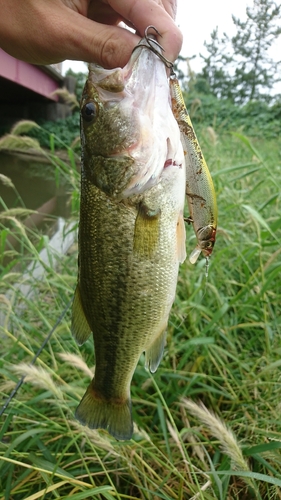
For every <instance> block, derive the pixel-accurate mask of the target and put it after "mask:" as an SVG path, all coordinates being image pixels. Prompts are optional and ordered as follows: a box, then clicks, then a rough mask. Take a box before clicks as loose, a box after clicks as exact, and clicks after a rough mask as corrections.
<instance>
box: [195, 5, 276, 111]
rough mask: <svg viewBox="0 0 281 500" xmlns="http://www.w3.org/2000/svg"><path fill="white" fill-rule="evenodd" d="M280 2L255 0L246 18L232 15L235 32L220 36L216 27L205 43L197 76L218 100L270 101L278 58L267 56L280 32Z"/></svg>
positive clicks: (239, 101)
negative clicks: (243, 19) (198, 75)
mask: <svg viewBox="0 0 281 500" xmlns="http://www.w3.org/2000/svg"><path fill="white" fill-rule="evenodd" d="M280 18H281V4H279V5H277V4H276V3H275V2H274V1H272V0H254V3H253V7H252V8H250V7H247V8H246V21H241V20H240V19H238V18H237V17H235V16H232V19H233V22H234V25H235V28H236V34H235V35H234V36H233V37H231V38H230V37H229V36H228V35H227V34H226V33H224V35H223V37H222V38H219V34H218V29H215V30H214V31H213V32H212V34H211V41H210V42H209V43H206V42H205V47H206V49H207V53H208V55H207V56H201V57H202V58H203V61H204V67H203V69H202V72H201V75H200V77H201V78H203V79H204V80H205V81H206V83H207V86H208V89H209V91H210V92H211V93H212V94H214V95H215V96H216V97H219V98H221V99H230V100H231V101H232V102H235V103H237V104H245V103H247V102H249V101H251V100H257V99H260V100H265V101H270V100H272V93H271V92H270V91H271V90H272V88H273V87H274V84H275V83H276V82H278V81H280V80H281V79H280V72H279V71H278V70H279V68H280V64H281V61H279V62H274V61H273V60H272V59H271V58H270V57H269V49H270V47H271V45H272V44H273V43H274V42H275V41H276V38H277V37H278V36H280V34H281V25H280Z"/></svg>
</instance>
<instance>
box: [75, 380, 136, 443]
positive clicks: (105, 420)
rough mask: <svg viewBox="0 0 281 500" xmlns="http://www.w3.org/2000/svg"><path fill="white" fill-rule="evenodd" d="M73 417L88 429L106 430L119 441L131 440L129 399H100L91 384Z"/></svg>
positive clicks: (131, 423)
mask: <svg viewBox="0 0 281 500" xmlns="http://www.w3.org/2000/svg"><path fill="white" fill-rule="evenodd" d="M75 417H76V418H77V420H79V422H80V423H81V424H82V425H87V426H88V427H90V429H106V430H107V431H108V432H109V434H111V435H112V436H113V437H115V438H116V439H119V440H127V439H131V437H132V434H133V420H132V411H131V400H130V398H129V399H127V400H125V401H116V400H106V399H102V398H101V397H99V396H98V394H97V393H96V391H95V390H94V388H93V386H92V384H90V385H89V387H88V389H87V391H86V393H85V394H84V396H83V398H82V400H81V402H80V404H79V406H78V408H77V410H76V412H75Z"/></svg>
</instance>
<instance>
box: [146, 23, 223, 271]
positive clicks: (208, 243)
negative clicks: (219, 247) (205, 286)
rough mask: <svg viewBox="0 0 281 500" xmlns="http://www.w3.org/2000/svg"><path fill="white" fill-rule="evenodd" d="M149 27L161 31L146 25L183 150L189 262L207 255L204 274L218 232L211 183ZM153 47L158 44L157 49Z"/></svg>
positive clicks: (176, 86)
mask: <svg viewBox="0 0 281 500" xmlns="http://www.w3.org/2000/svg"><path fill="white" fill-rule="evenodd" d="M149 29H153V30H154V31H155V32H156V33H157V34H158V35H160V33H159V32H158V30H157V29H156V28H155V27H154V26H149V27H148V28H147V29H146V32H145V38H146V41H147V42H148V45H149V48H150V49H151V50H152V51H153V52H154V53H155V54H157V56H158V57H159V58H160V59H161V61H163V63H164V64H165V65H166V67H167V68H169V69H170V95H171V105H172V111H173V114H174V117H175V119H176V121H177V123H178V126H179V129H180V134H181V142H182V146H183V149H184V155H185V165H186V196H187V202H188V207H189V212H190V216H189V217H188V218H187V219H186V222H188V223H191V224H192V225H193V229H194V232H195V236H196V239H197V245H196V247H195V249H194V250H193V251H192V252H191V254H190V257H189V261H190V262H191V264H195V262H196V261H197V259H198V257H199V255H200V253H201V252H202V253H203V255H204V257H205V258H206V273H207V269H208V259H209V257H210V255H211V253H212V251H213V248H214V244H215V240H216V231H217V218H218V209H217V201H216V193H215V189H214V184H213V181H212V177H211V174H210V172H209V169H208V166H207V163H206V161H205V158H204V156H203V153H202V150H201V148H200V144H199V142H198V139H197V137H196V134H195V131H194V128H193V125H192V122H191V119H190V116H189V113H188V111H187V109H186V106H185V103H184V99H183V95H182V92H181V88H180V85H179V82H178V79H177V78H176V74H175V72H174V70H173V63H172V62H171V61H169V60H168V59H166V58H165V56H164V55H163V53H161V52H159V48H160V49H161V50H162V51H163V48H162V47H161V45H160V44H159V43H158V42H157V40H155V39H154V38H151V37H149V36H148V34H147V32H148V30H149ZM160 36H161V35H160ZM155 46H157V47H158V50H157V48H156V47H155Z"/></svg>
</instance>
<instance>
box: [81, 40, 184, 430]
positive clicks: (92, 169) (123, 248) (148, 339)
mask: <svg viewBox="0 0 281 500" xmlns="http://www.w3.org/2000/svg"><path fill="white" fill-rule="evenodd" d="M146 45H147V42H146V39H143V40H142V41H141V46H139V47H137V49H136V50H135V51H134V52H133V54H132V56H131V59H130V61H129V63H128V64H127V65H126V66H125V67H124V68H123V69H121V68H117V69H115V70H104V69H102V68H100V67H98V66H96V65H93V64H92V65H90V67H89V77H88V80H87V82H86V85H85V88H84V93H83V96H82V101H81V141H82V172H81V206H80V225H79V272H78V284H77V288H76V291H75V296H74V301H73V312H72V332H73V335H74V337H75V339H76V341H77V342H78V344H83V342H85V341H86V340H87V339H88V337H89V335H90V333H91V332H92V333H93V337H94V346H95V358H96V367H95V375H94V379H93V380H92V382H91V384H90V385H89V387H88V389H87V391H86V393H85V395H84V396H83V399H82V400H81V402H80V404H79V406H78V408H77V410H76V417H77V419H78V420H79V421H80V422H81V423H82V424H84V425H87V426H89V427H90V428H103V429H107V430H108V432H109V433H110V434H112V435H113V436H114V437H115V438H117V439H130V438H131V436H132V432H133V422H132V415H131V398H130V384H131V379H132V376H133V374H134V371H135V368H136V365H137V363H138V361H139V358H140V356H141V354H142V353H143V352H144V351H145V353H146V354H145V355H146V367H147V368H148V369H149V370H150V371H151V372H155V371H156V369H157V367H158V365H159V363H160V361H161V358H162V355H163V349H164V345H165V331H166V327H167V322H168V317H169V313H170V309H171V306H172V303H173V301H174V297H175V291H176V283H177V276H178V268H179V263H180V262H183V261H184V259H185V256H186V253H185V227H184V219H183V210H184V199H185V167H184V154H183V148H182V145H181V141H180V132H179V128H178V125H177V123H176V120H175V118H174V116H173V113H172V110H171V103H170V94H169V84H168V79H167V75H166V70H165V65H164V64H163V63H162V61H161V60H160V59H159V58H158V57H157V55H156V54H154V53H153V52H152V51H151V50H150V49H149V48H148V47H146Z"/></svg>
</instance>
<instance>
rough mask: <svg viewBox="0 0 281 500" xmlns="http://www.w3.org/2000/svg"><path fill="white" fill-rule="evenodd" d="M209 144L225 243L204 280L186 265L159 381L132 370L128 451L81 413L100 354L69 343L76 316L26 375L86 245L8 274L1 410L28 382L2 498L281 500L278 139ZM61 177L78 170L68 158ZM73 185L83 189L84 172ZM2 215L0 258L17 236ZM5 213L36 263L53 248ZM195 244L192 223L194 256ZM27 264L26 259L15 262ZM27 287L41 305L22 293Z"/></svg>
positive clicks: (12, 419) (0, 446)
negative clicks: (36, 270) (31, 271)
mask: <svg viewBox="0 0 281 500" xmlns="http://www.w3.org/2000/svg"><path fill="white" fill-rule="evenodd" d="M279 112H280V111H279ZM221 130H222V127H221ZM199 132H200V131H199ZM198 135H199V134H198ZM199 139H200V142H201V146H202V149H203V151H204V154H205V156H206V159H207V161H208V164H209V167H210V170H211V172H212V174H213V178H214V182H215V187H216V191H217V197H218V205H219V229H218V239H217V243H216V246H215V250H214V254H213V256H212V259H211V263H210V269H209V276H208V279H206V278H205V273H204V267H205V262H204V259H202V260H201V261H200V262H199V263H198V264H197V265H196V266H192V265H191V264H190V263H189V262H188V261H186V262H185V263H184V264H183V265H182V266H181V269H180V276H179V282H178V288H177V297H176V300H175V303H174V306H173V310H172V314H171V317H170V321H169V328H168V343H167V346H166V349H165V355H164V359H163V361H162V363H161V365H160V367H159V369H158V371H157V373H156V374H155V375H153V376H152V375H150V374H149V373H147V372H146V371H145V369H144V362H143V359H141V360H140V363H139V365H138V367H137V369H136V372H135V375H134V378H133V383H132V401H133V416H134V421H135V432H134V436H133V439H132V440H131V441H130V442H124V443H123V442H117V441H115V440H114V439H113V438H111V437H110V436H108V434H107V433H106V432H105V431H92V430H89V429H87V428H85V427H81V426H80V425H79V424H78V422H76V421H75V419H74V417H73V413H74V410H75V408H76V406H77V403H78V401H79V400H80V398H81V396H82V394H83V393H84V391H85V387H86V386H87V384H88V383H89V380H90V377H91V370H92V366H93V364H94V349H93V343H92V341H88V342H87V343H86V344H85V345H83V346H82V347H78V346H77V345H76V344H75V342H74V341H73V339H72V337H71V333H70V310H69V309H68V310H67V312H66V313H65V315H64V317H63V319H62V320H61V321H60V322H59V325H58V326H57V328H56V330H55V332H54V333H53V335H52V337H51V339H50V341H49V342H48V345H47V346H46V347H45V349H44V350H43V351H42V352H41V354H40V356H39V359H38V360H37V362H36V363H35V364H34V366H30V362H31V359H32V358H33V356H34V354H35V353H36V352H37V350H38V349H39V347H40V346H41V345H42V342H43V340H44V339H45V338H46V336H47V334H48V333H49V332H50V330H51V329H52V328H53V326H54V324H55V322H56V320H57V319H58V318H59V316H61V313H62V311H63V310H64V309H65V308H66V305H67V304H69V301H70V300H71V298H72V296H73V290H74V287H75V284H76V275H77V248H76V246H73V247H72V249H71V251H70V252H68V254H66V255H59V254H58V255H57V258H56V259H55V260H56V266H55V265H45V273H44V274H43V276H42V277H41V279H40V281H38V280H36V279H35V278H33V277H32V276H31V275H30V277H29V278H27V277H26V276H25V277H24V276H23V275H22V273H21V272H16V271H15V269H14V268H11V267H3V269H2V279H1V290H0V292H2V293H3V295H2V296H1V297H2V298H1V310H2V316H1V318H2V327H1V328H0V336H1V339H2V342H3V346H4V349H3V353H2V356H1V360H0V375H1V393H2V398H3V402H4V401H5V400H6V397H7V396H8V395H9V394H10V392H11V391H12V389H13V388H14V387H15V384H16V382H17V380H18V379H19V377H21V376H26V378H25V383H24V385H23V386H22V387H21V388H20V390H19V392H18V393H17V395H16V396H15V397H14V398H13V400H12V402H11V403H10V405H9V407H8V408H7V409H6V410H5V412H4V422H3V427H2V430H0V436H1V440H0V498H1V500H2V499H3V500H4V499H5V500H6V499H7V500H8V499H13V500H22V499H23V498H24V499H25V500H35V499H42V500H43V499H44V500H47V499H56V498H60V499H68V498H72V499H73V500H79V499H83V498H99V499H104V498H105V499H108V500H113V499H117V500H118V499H119V500H121V499H125V498H129V499H132V500H134V499H137V498H138V499H143V500H154V499H156V498H162V499H165V500H173V499H175V500H184V499H190V500H191V499H193V500H195V499H201V500H216V499H217V500H230V499H234V498H235V499H238V500H242V499H243V500H244V499H245V498H247V499H251V498H252V499H255V498H256V499H258V500H261V499H263V500H269V499H274V498H276V499H277V498H279V497H280V494H281V493H280V492H281V458H280V449H281V425H280V403H279V400H278V394H279V393H280V390H281V385H280V384H281V382H280V366H281V363H280V353H281V351H280V335H281V321H280V318H281V310H280V304H281V288H280V272H281V266H280V253H281V252H280V243H281V218H280V203H281V199H280V151H281V143H280V138H279V139H276V140H271V141H264V140H262V139H258V140H255V141H253V142H250V141H249V139H248V138H247V137H246V136H244V135H241V134H240V133H238V132H235V133H232V134H231V135H226V134H224V135H223V134H222V133H221V132H220V131H219V130H217V131H216V134H215V133H212V130H211V129H210V128H208V129H202V130H201V133H200V137H199ZM49 142H50V143H51V144H52V136H51V137H50V138H49ZM50 155H51V158H52V160H54V158H55V155H54V152H53V150H51V152H50ZM74 157H75V155H73V158H74ZM57 168H58V169H61V170H62V172H61V175H65V174H66V172H67V171H69V166H68V165H67V166H66V165H64V164H63V162H62V161H57ZM75 171H76V170H75V169H74V172H75ZM54 175H55V170H54ZM72 182H73V189H74V192H75V193H77V192H78V189H79V181H78V177H77V175H76V173H75V174H73V176H72ZM5 212H7V210H6V211H5V210H3V213H2V214H1V215H2V226H1V233H0V236H1V238H0V243H1V245H2V247H1V248H2V249H4V248H5V241H6V239H7V236H8V234H9V232H10V229H9V228H8V227H7V226H6V225H5ZM7 216H11V217H13V220H14V234H15V235H17V237H18V238H19V240H20V241H21V242H22V247H27V248H28V249H29V254H30V255H29V259H30V258H31V260H32V262H33V264H34V267H36V266H37V264H38V263H39V262H40V261H41V253H40V251H41V250H43V249H46V250H47V252H49V250H50V249H49V242H48V238H47V237H46V236H42V235H41V236H40V235H38V237H37V238H36V235H33V236H32V237H31V235H30V233H29V232H27V231H24V230H23V229H22V223H21V219H20V217H19V216H17V215H16V214H15V213H14V214H13V215H11V214H10V215H8V214H6V217H7ZM193 246H194V234H193V232H192V229H191V228H189V227H187V249H188V253H189V251H191V249H192V248H193ZM1 255H3V252H2V253H1ZM23 259H26V254H25V253H23V254H21V252H20V251H18V252H16V254H15V255H14V262H16V261H17V262H22V260H23ZM54 264H55V263H54ZM27 283H28V284H29V285H30V287H31V292H33V295H30V296H27V295H26V294H23V293H22V291H21V289H20V288H19V287H18V284H22V285H23V284H25V285H26V284H27ZM4 294H5V295H4ZM89 368H90V369H91V370H89ZM200 401H201V402H202V403H203V405H202V404H201V403H199V402H200ZM208 412H211V413H208Z"/></svg>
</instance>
